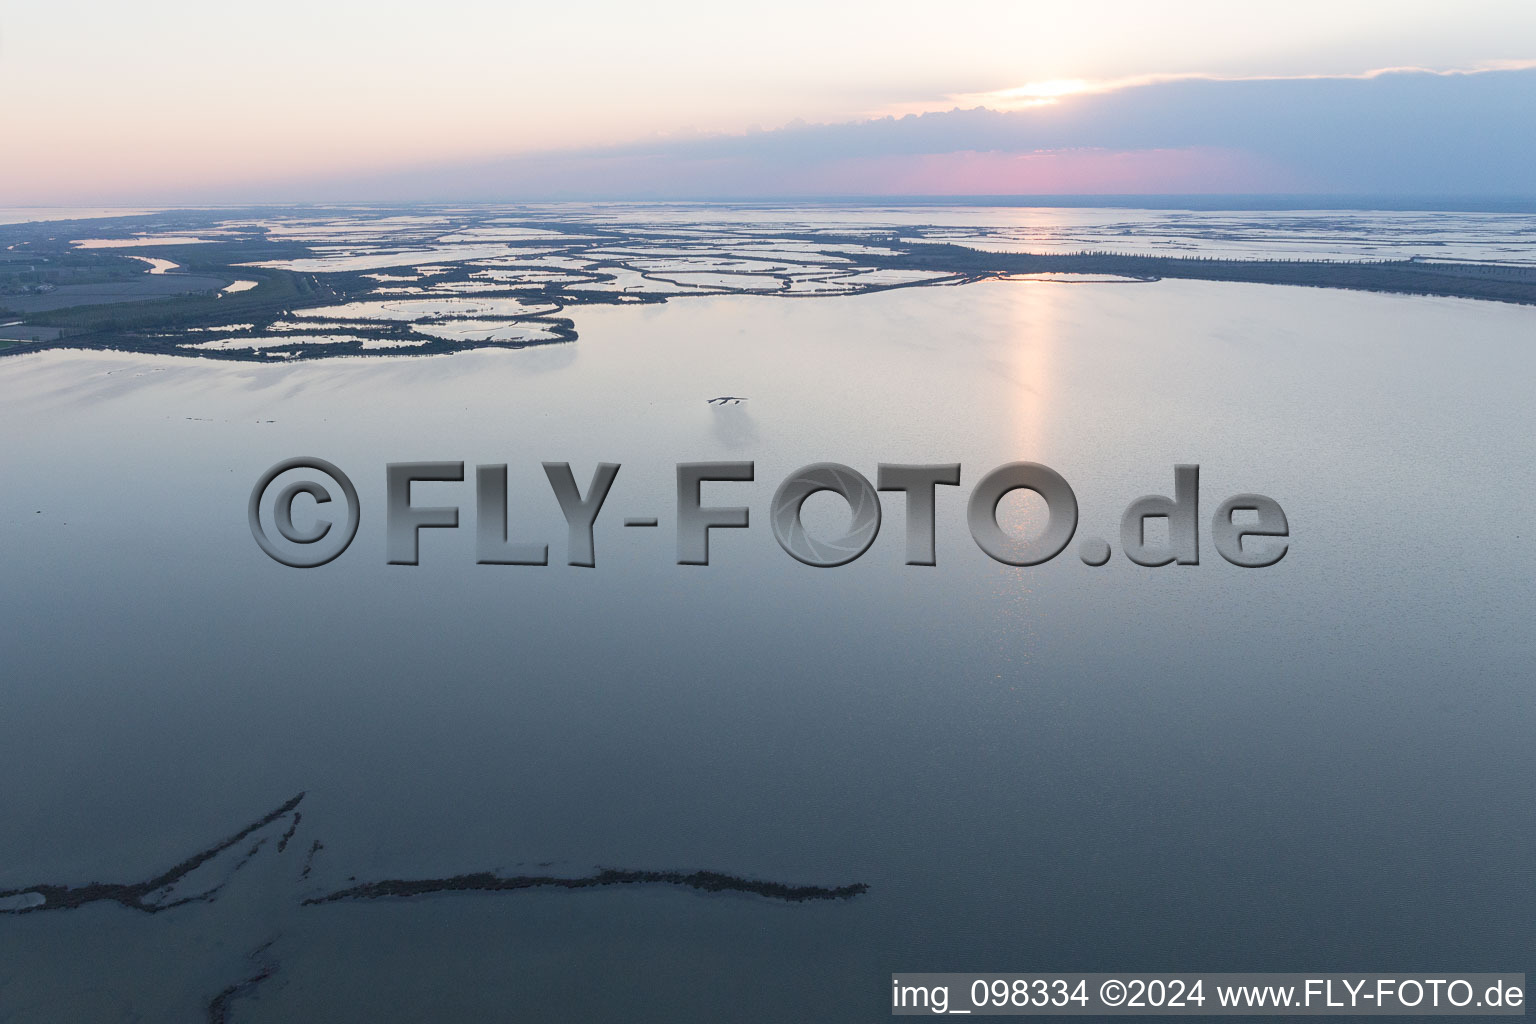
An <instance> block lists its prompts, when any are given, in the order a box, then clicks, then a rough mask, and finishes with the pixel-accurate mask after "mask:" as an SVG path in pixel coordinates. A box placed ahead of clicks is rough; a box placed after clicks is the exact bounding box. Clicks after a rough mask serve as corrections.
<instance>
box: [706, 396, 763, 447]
mask: <svg viewBox="0 0 1536 1024" xmlns="http://www.w3.org/2000/svg"><path fill="white" fill-rule="evenodd" d="M706 412H707V414H708V415H709V418H710V420H711V421H712V422H711V423H710V432H711V433H712V434H714V436H715V440H716V441H719V442H720V443H721V444H722V445H724V446H725V447H727V448H734V449H740V448H752V447H755V446H756V445H757V443H758V441H759V434H758V429H757V420H756V418H754V417H753V415H752V414H751V413H750V412H748V411H747V406H746V404H745V403H743V404H741V405H724V406H722V405H713V406H710V407H709V408H708V409H707V410H706Z"/></svg>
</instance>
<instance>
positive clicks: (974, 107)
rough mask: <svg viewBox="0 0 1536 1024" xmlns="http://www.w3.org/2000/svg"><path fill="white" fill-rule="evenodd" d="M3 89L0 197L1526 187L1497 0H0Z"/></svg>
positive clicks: (1510, 30)
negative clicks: (655, 0) (128, 0)
mask: <svg viewBox="0 0 1536 1024" xmlns="http://www.w3.org/2000/svg"><path fill="white" fill-rule="evenodd" d="M0 95H3V96H4V97H5V104H4V112H3V113H0V123H3V126H4V136H5V138H6V139H7V146H6V153H5V155H4V156H3V157H0V205H12V206H16V205H33V204H52V203H92V202H102V203H109V202H126V203H141V202H148V203H175V202H186V203H192V202H246V201H251V202H260V201H307V200H316V201H333V200H344V199H388V200H394V199H440V198H442V199H520V198H563V197H571V198H576V197H581V198H593V197H603V196H613V197H635V198H649V197H705V198H707V197H745V196H752V195H858V194H871V195H881V194H885V195H890V194H925V193H932V194H1005V193H1082V194H1093V193H1203V192H1212V193H1222V192H1292V193H1393V192H1398V193H1419V194H1428V193H1437V194H1467V195H1526V196H1528V195H1532V194H1536V180H1533V178H1532V172H1531V170H1530V168H1531V166H1532V160H1531V159H1530V158H1531V156H1532V143H1531V142H1530V141H1528V139H1527V138H1526V137H1527V136H1529V134H1530V133H1529V131H1528V130H1526V129H1528V126H1529V125H1530V124H1531V123H1536V106H1533V102H1536V4H1532V3H1529V2H1525V0H1498V2H1493V0H1467V2H1463V3H1459V4H1454V5H1452V4H1445V3H1443V2H1434V3H1427V2H1418V0H1395V2H1390V3H1382V2H1357V3H1340V2H1337V0H1333V2H1313V0H1295V2H1291V3H1287V4H1283V5H1258V4H1234V3H1231V2H1221V3H1214V2H1213V3H1206V2H1186V3H1178V4H1170V3H1157V2H1147V0H1141V2H1135V3H1072V4H1036V3H1004V2H952V3H946V4H932V3H925V4H918V3H893V2H882V3H866V2H845V3H827V2H824V0H823V2H819V3H804V2H798V0H796V2H781V3H777V4H759V5H745V4H720V3H679V2H673V3H664V4H651V5H646V4H633V3H624V4H619V3H587V4H548V3H541V4H537V5H534V4H526V5H525V4H517V3H480V2H465V0H443V2H438V3H434V4H430V5H423V4H417V3H410V4H405V3H391V2H377V0H376V2H369V3H359V2H351V0H344V2H331V3H320V2H314V0H311V2H308V3H294V2H289V0H273V2H269V3H266V4H262V5H226V4H208V3H191V2H181V0H174V2H166V0H159V2H157V0H147V2H142V3H134V4H125V3H119V2H93V0H54V2H49V3H19V2H17V0H3V3H0ZM1511 118H1515V119H1519V118H1524V122H1523V128H1522V129H1520V130H1515V128H1514V125H1513V124H1512V123H1511V121H1510V119H1511ZM1446 133H1449V135H1447V134H1446Z"/></svg>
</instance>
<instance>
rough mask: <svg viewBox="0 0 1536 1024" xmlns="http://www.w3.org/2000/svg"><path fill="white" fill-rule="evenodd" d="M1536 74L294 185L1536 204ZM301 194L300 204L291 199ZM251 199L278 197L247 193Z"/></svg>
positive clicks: (638, 147)
mask: <svg viewBox="0 0 1536 1024" xmlns="http://www.w3.org/2000/svg"><path fill="white" fill-rule="evenodd" d="M1532 124H1536V68H1528V67H1527V68H1516V69H1508V70H1490V71H1481V72H1476V73H1458V74H1442V73H1434V72H1428V71H1421V70H1401V71H1388V72H1379V73H1371V74H1367V75H1358V76H1347V77H1346V76H1341V77H1316V78H1272V79H1225V80H1223V79H1212V78H1194V77H1171V78H1166V79H1158V78H1153V79H1151V80H1148V81H1146V82H1144V83H1139V84H1133V85H1130V86H1126V87H1120V88H1115V89H1111V90H1108V91H1094V90H1092V89H1089V90H1085V91H1082V92H1080V93H1077V94H1068V95H1065V96H1062V97H1060V98H1057V99H1056V100H1055V102H1050V103H1045V104H1039V105H1032V106H1026V107H1024V108H1023V109H1016V110H1009V111H999V110H993V109H987V108H985V107H976V108H972V109H953V110H948V111H940V112H929V113H921V114H910V115H906V116H901V117H884V118H877V119H873V120H866V121H859V122H850V123H842V124H824V125H811V124H802V123H794V124H790V125H788V126H786V127H784V128H780V129H775V130H771V131H756V132H751V133H746V134H739V135H709V136H698V137H690V138H663V139H655V140H649V141H645V142H639V143H632V144H628V145H622V146H611V147H605V148H601V149H587V150H575V151H563V152H551V153H543V154H536V155H529V156H520V157H514V158H508V159H504V160H496V161H489V162H481V163H477V164H454V165H438V166H427V167H419V168H415V169H411V170H404V171H393V172H388V173H380V174H375V175H366V176H355V177H350V178H347V179H345V180H330V181H325V182H303V183H291V184H290V185H289V186H286V187H284V188H282V189H279V190H278V191H279V192H282V193H285V194H284V195H283V196H281V198H292V199H367V200H386V201H387V200H410V199H416V200H469V199H488V200H510V201H516V200H540V199H625V198H628V199H690V198H722V199H723V198H738V199H740V198H752V197H765V196H772V197H795V196H833V195H848V196H856V195H867V196H881V195H1008V194H1032V195H1039V194H1071V195H1092V194H1168V193H1190V194H1201V193H1204V194H1223V193H1233V194H1252V193H1299V194H1357V195H1381V196H1393V195H1439V196H1465V197H1489V198H1501V197H1507V198H1515V197H1519V198H1528V197H1532V196H1536V133H1533V132H1532V131H1531V130H1530V126H1531V125H1532ZM287 193H291V194H287ZM241 198H279V197H277V196H268V197H241Z"/></svg>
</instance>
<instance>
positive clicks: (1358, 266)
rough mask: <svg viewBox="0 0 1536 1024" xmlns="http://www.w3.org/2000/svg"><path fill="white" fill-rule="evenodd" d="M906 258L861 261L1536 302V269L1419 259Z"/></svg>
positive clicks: (938, 252) (962, 252)
mask: <svg viewBox="0 0 1536 1024" xmlns="http://www.w3.org/2000/svg"><path fill="white" fill-rule="evenodd" d="M904 245H905V248H906V249H907V251H906V252H905V253H903V254H901V255H898V256H881V257H877V258H870V257H868V256H859V257H855V258H854V261H855V262H857V263H861V264H864V265H867V266H878V267H882V268H901V269H911V270H942V271H948V272H950V273H956V274H966V275H972V276H976V277H990V276H995V275H998V274H1114V275H1118V276H1122V277H1140V278H1145V279H1149V280H1156V279H1162V278H1176V279H1183V280H1191V281H1240V282H1246V283H1249V284H1286V285H1301V286H1309V287H1315V288H1348V289H1352V290H1355V291H1370V292H1395V293H1398V294H1406V295H1441V296H1448V297H1452V298H1463V299H1488V300H1492V301H1495V302H1517V303H1524V304H1526V305H1536V267H1525V266H1506V265H1500V264H1485V263H1431V262H1423V261H1418V260H1383V261H1359V262H1347V261H1340V260H1226V259H1213V258H1209V257H1202V256H1136V255H1126V254H1120V253H1109V252H1084V253H1050V254H1039V253H998V252H984V251H981V250H977V249H971V248H967V247H965V246H960V245H944V244H934V243H918V244H913V243H904Z"/></svg>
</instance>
